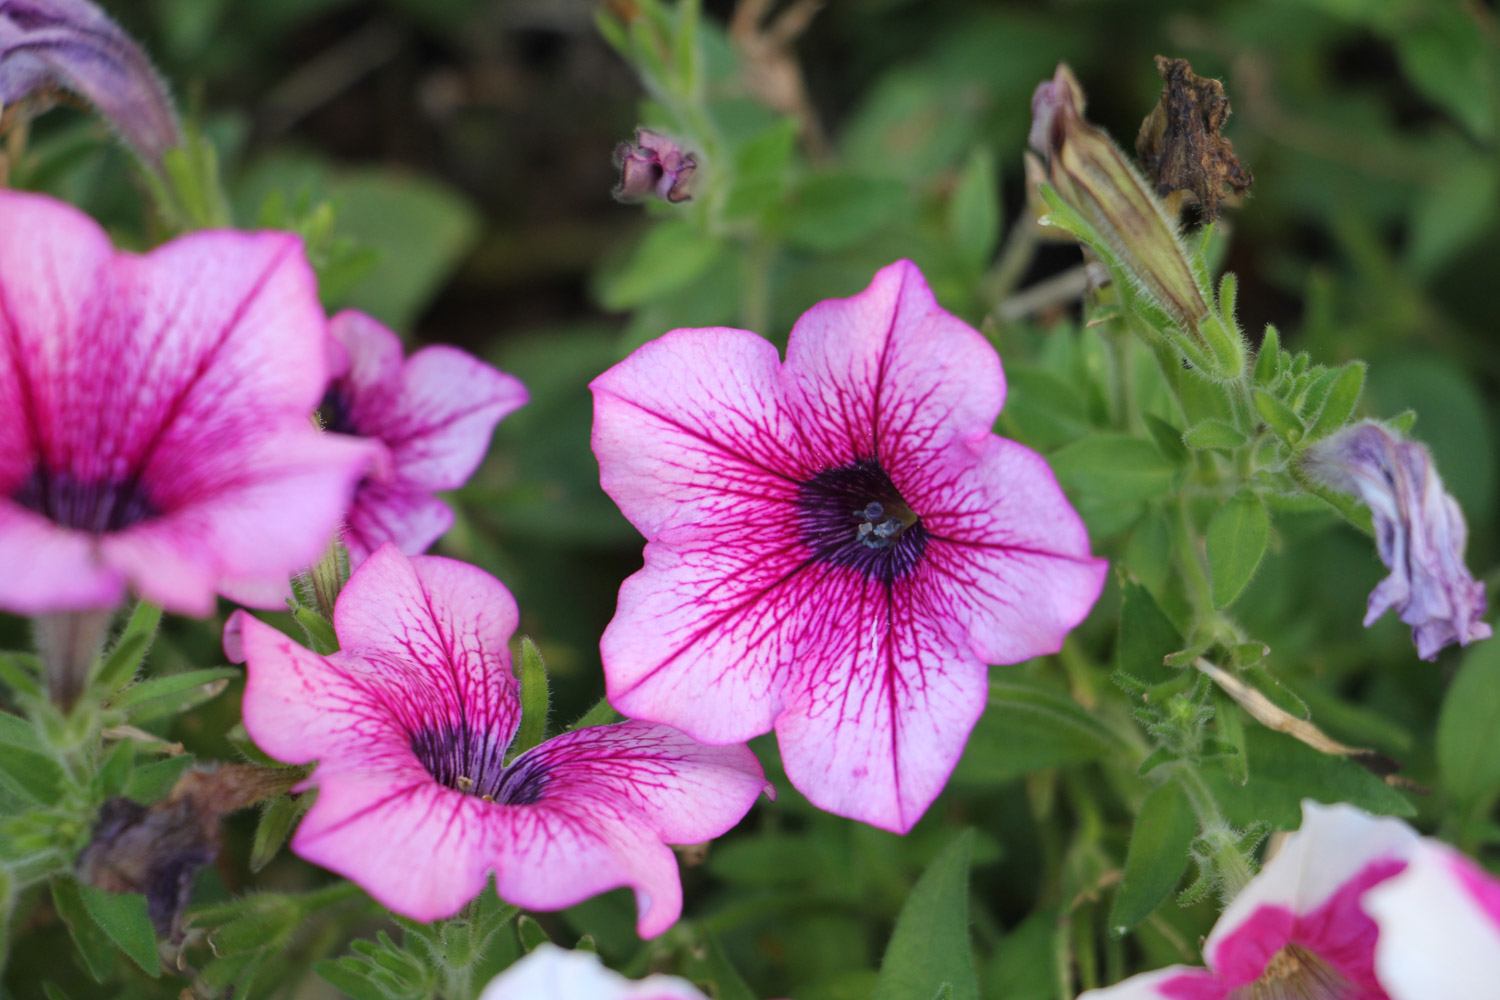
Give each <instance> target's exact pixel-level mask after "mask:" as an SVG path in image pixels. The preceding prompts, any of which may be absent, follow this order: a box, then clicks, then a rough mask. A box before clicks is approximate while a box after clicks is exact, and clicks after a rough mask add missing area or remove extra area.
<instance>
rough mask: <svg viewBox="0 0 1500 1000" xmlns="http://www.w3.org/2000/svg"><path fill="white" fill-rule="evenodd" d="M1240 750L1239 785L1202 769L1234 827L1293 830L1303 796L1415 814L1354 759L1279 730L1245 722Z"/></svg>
mask: <svg viewBox="0 0 1500 1000" xmlns="http://www.w3.org/2000/svg"><path fill="white" fill-rule="evenodd" d="M1245 752H1246V757H1247V758H1248V760H1249V767H1250V780H1249V781H1248V782H1246V783H1244V784H1243V785H1240V784H1238V783H1237V782H1235V781H1234V780H1232V779H1231V777H1230V775H1229V774H1228V773H1226V772H1225V771H1224V770H1222V769H1220V768H1215V767H1206V768H1205V769H1204V771H1203V775H1204V779H1205V780H1207V781H1208V783H1209V786H1210V787H1211V788H1212V790H1213V793H1214V798H1215V799H1217V800H1218V802H1219V805H1220V807H1221V808H1222V809H1223V810H1224V813H1225V816H1226V818H1228V820H1229V821H1230V822H1231V823H1234V824H1235V825H1236V826H1241V827H1249V826H1250V825H1251V824H1253V823H1257V822H1266V823H1270V824H1271V825H1272V826H1273V827H1274V828H1276V829H1278V830H1294V829H1296V828H1297V826H1298V825H1299V824H1300V823H1301V822H1302V810H1301V806H1300V803H1301V801H1302V800H1303V799H1305V798H1312V799H1316V800H1317V801H1319V802H1327V803H1334V802H1348V803H1349V804H1351V805H1354V806H1357V807H1358V808H1360V809H1363V810H1365V811H1366V812H1371V813H1375V814H1377V815H1385V816H1414V815H1416V812H1417V811H1416V809H1415V807H1413V806H1412V804H1411V802H1409V801H1408V800H1407V799H1406V798H1405V797H1404V796H1403V795H1402V794H1401V793H1400V792H1398V791H1396V790H1395V789H1394V788H1392V787H1391V786H1389V785H1387V784H1386V783H1385V782H1384V781H1381V780H1380V779H1379V778H1377V777H1375V775H1373V774H1371V773H1370V772H1369V771H1367V770H1366V769H1365V768H1363V767H1361V766H1360V765H1358V764H1356V763H1355V762H1354V761H1352V760H1349V759H1348V758H1347V757H1339V756H1333V755H1330V754H1324V753H1319V752H1318V751H1316V750H1314V749H1313V748H1312V747H1310V746H1308V745H1307V744H1305V743H1302V742H1300V741H1299V740H1296V739H1294V738H1292V737H1290V736H1287V735H1285V734H1283V733H1278V732H1274V731H1273V730H1270V729H1267V728H1265V727H1264V726H1251V727H1250V728H1248V729H1246V730H1245Z"/></svg>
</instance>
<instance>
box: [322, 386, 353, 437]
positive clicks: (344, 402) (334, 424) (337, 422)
mask: <svg viewBox="0 0 1500 1000" xmlns="http://www.w3.org/2000/svg"><path fill="white" fill-rule="evenodd" d="M318 419H319V420H321V421H323V429H324V430H325V431H330V432H332V433H334V434H354V435H358V434H359V428H358V427H355V426H354V415H353V413H351V412H350V406H349V399H348V397H346V396H345V395H344V393H343V392H341V391H339V387H338V386H337V385H336V384H335V385H330V386H329V387H328V391H327V392H326V393H324V394H323V401H322V402H321V403H319V404H318Z"/></svg>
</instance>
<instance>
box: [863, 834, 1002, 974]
mask: <svg viewBox="0 0 1500 1000" xmlns="http://www.w3.org/2000/svg"><path fill="white" fill-rule="evenodd" d="M973 846H974V832H973V831H972V830H965V831H963V832H962V833H960V834H958V836H956V837H954V838H953V840H952V841H950V842H949V844H948V846H947V847H945V848H944V849H943V850H942V852H941V853H939V854H938V856H937V857H936V858H934V859H933V860H932V862H931V863H930V864H929V865H928V866H927V870H926V871H924V872H923V873H922V877H921V878H920V879H919V880H918V881H917V884H916V885H915V886H914V887H913V888H912V891H911V895H910V896H908V897H907V898H906V903H905V904H904V905H903V906H902V907H901V913H900V915H899V916H898V917H897V918H896V929H895V931H894V932H893V933H892V934H891V940H890V943H889V944H888V945H886V949H885V959H884V960H883V961H882V962H881V965H880V979H879V980H878V981H877V982H876V985H875V997H874V1000H912V998H913V997H929V996H932V994H933V993H934V992H936V991H937V990H938V989H939V988H940V987H942V986H943V984H944V983H948V984H951V985H952V987H953V1000H979V980H978V979H977V978H976V976H975V974H974V951H973V948H972V947H971V946H970V943H969V855H970V852H971V851H972V850H973Z"/></svg>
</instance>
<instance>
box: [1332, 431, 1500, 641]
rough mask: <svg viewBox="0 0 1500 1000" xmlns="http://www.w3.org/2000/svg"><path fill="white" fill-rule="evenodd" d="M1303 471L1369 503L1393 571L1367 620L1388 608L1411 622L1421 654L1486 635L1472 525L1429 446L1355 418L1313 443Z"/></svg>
mask: <svg viewBox="0 0 1500 1000" xmlns="http://www.w3.org/2000/svg"><path fill="white" fill-rule="evenodd" d="M1302 462H1303V471H1305V472H1306V473H1307V474H1308V475H1309V476H1310V477H1311V478H1312V479H1314V480H1316V481H1317V482H1320V483H1323V484H1324V485H1327V486H1329V487H1332V488H1333V489H1336V490H1339V491H1340V492H1343V493H1353V494H1356V495H1358V497H1359V498H1360V499H1361V500H1363V501H1364V503H1365V505H1366V506H1368V507H1369V508H1370V515H1371V517H1372V519H1373V520H1374V523H1375V546H1376V551H1377V552H1378V553H1379V555H1380V561H1381V562H1383V563H1385V565H1386V566H1387V567H1389V568H1390V571H1391V575H1390V576H1388V577H1386V578H1385V579H1384V580H1382V581H1381V582H1380V584H1379V585H1378V586H1377V587H1376V588H1375V590H1374V591H1373V592H1371V594H1370V604H1369V611H1368V613H1367V614H1366V615H1365V625H1366V626H1368V625H1370V624H1371V623H1372V622H1374V621H1375V619H1377V618H1379V617H1380V616H1381V615H1382V614H1384V613H1385V612H1386V611H1387V610H1388V609H1390V608H1395V609H1396V611H1397V613H1398V614H1400V616H1401V620H1402V621H1404V622H1406V623H1407V624H1408V625H1410V626H1411V627H1412V632H1411V635H1412V641H1413V642H1414V643H1416V646H1417V655H1418V656H1420V657H1422V659H1424V660H1433V659H1436V658H1437V654H1438V651H1439V650H1440V649H1442V648H1443V647H1444V646H1446V645H1448V644H1449V643H1451V642H1456V643H1458V644H1459V645H1461V646H1467V645H1468V644H1469V643H1471V642H1473V641H1474V640H1476V639H1487V638H1489V637H1490V635H1491V630H1490V626H1488V625H1486V624H1485V623H1484V622H1482V621H1480V620H1479V618H1480V616H1481V615H1483V614H1484V612H1485V608H1486V606H1487V604H1486V599H1485V593H1484V584H1482V583H1479V582H1478V581H1476V580H1475V579H1474V577H1473V576H1471V575H1470V574H1469V570H1468V567H1466V566H1465V565H1464V546H1465V544H1466V543H1467V541H1468V534H1469V530H1468V525H1467V524H1465V523H1464V515H1463V512H1462V511H1461V510H1459V507H1458V503H1457V502H1456V501H1455V500H1454V499H1453V497H1452V496H1450V495H1449V494H1448V492H1447V491H1446V490H1444V489H1443V481H1442V479H1441V478H1440V477H1439V476H1438V474H1437V469H1436V468H1435V467H1434V466H1433V463H1432V456H1431V455H1430V454H1429V453H1428V451H1427V448H1426V447H1425V446H1423V445H1422V444H1419V443H1418V442H1416V441H1407V440H1404V439H1402V438H1401V436H1400V435H1398V434H1395V433H1393V432H1392V431H1390V430H1388V429H1386V428H1385V427H1383V426H1382V425H1380V424H1377V423H1374V422H1371V421H1365V422H1363V423H1359V424H1354V425H1352V426H1350V427H1347V428H1345V429H1344V430H1342V431H1340V432H1338V433H1337V434H1335V435H1333V436H1332V437H1329V438H1327V439H1325V440H1323V441H1320V442H1319V443H1318V444H1316V445H1313V446H1312V447H1311V448H1309V449H1308V450H1307V451H1306V453H1305V454H1304V456H1303V459H1302Z"/></svg>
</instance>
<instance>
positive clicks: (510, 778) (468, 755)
mask: <svg viewBox="0 0 1500 1000" xmlns="http://www.w3.org/2000/svg"><path fill="white" fill-rule="evenodd" d="M505 749H506V744H505V743H501V742H499V741H498V740H496V739H494V738H493V736H492V735H491V734H490V733H487V732H475V731H474V730H473V729H471V728H469V725H468V723H460V724H459V725H457V726H453V725H444V726H435V727H432V728H429V729H422V730H418V731H417V732H416V733H415V734H414V735H413V736H412V738H411V751H412V753H414V754H416V755H417V760H419V761H421V762H422V766H423V767H425V768H426V769H427V773H428V774H430V775H432V777H433V779H434V780H436V781H437V782H438V783H439V784H441V785H446V786H448V787H449V788H451V789H453V790H454V791H458V792H463V793H465V794H467V795H477V796H479V797H480V798H482V799H485V800H487V801H490V802H503V803H505V804H506V805H513V806H525V805H530V804H531V803H533V802H535V801H536V800H537V799H539V798H541V797H542V792H543V791H545V790H546V788H547V769H546V768H545V767H543V766H542V765H541V764H540V763H538V762H534V761H522V762H521V763H520V765H519V766H516V767H510V768H507V767H506V766H505Z"/></svg>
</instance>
